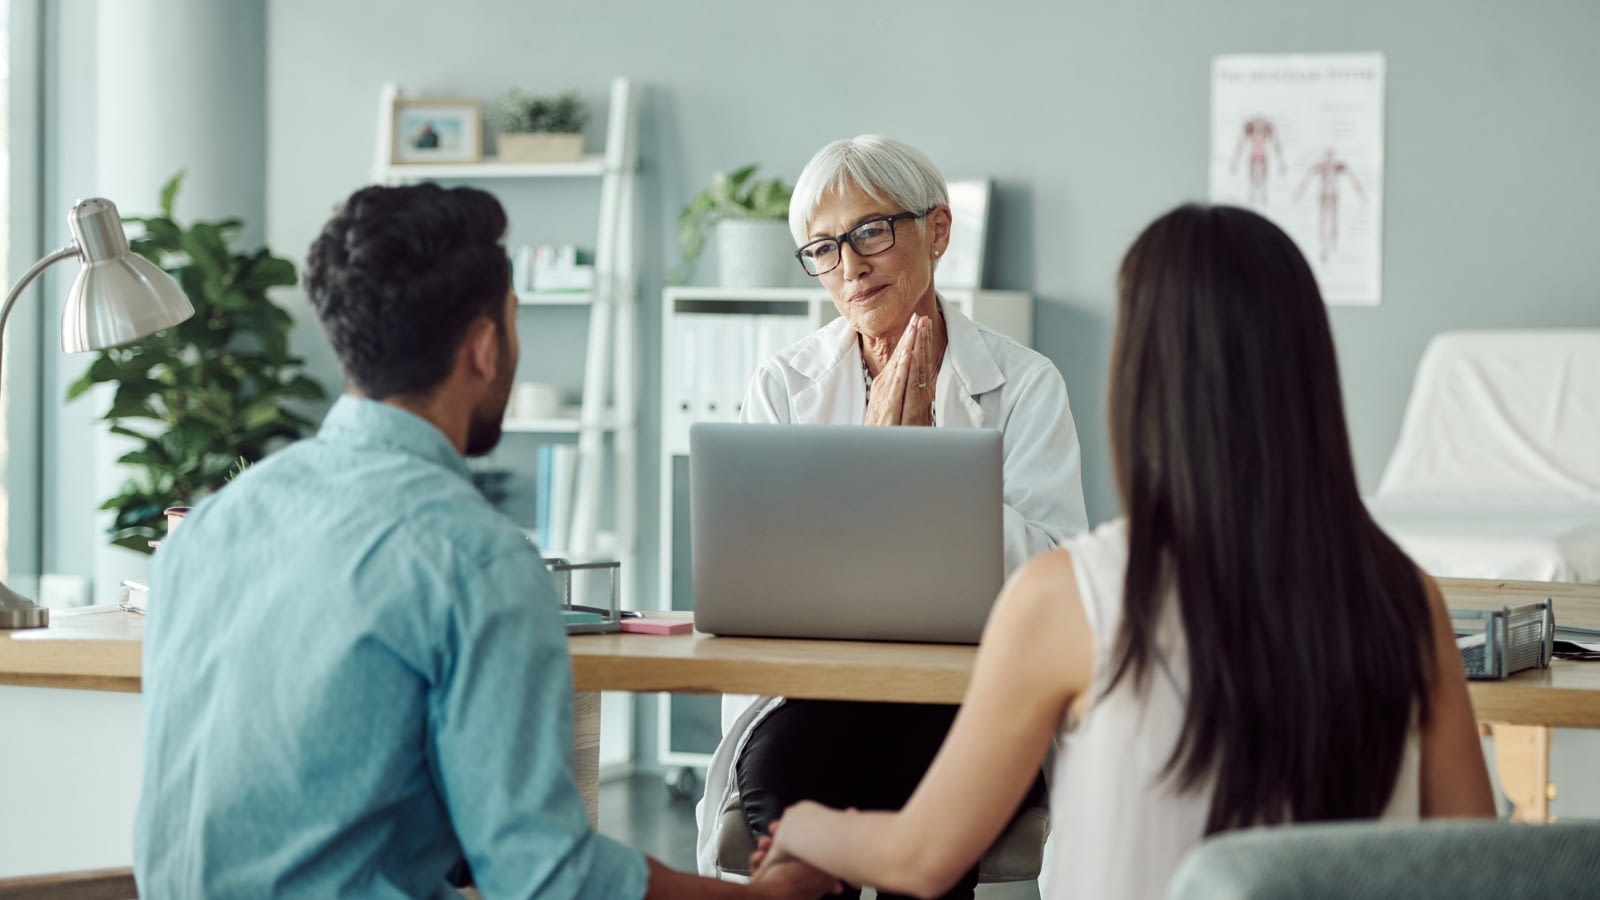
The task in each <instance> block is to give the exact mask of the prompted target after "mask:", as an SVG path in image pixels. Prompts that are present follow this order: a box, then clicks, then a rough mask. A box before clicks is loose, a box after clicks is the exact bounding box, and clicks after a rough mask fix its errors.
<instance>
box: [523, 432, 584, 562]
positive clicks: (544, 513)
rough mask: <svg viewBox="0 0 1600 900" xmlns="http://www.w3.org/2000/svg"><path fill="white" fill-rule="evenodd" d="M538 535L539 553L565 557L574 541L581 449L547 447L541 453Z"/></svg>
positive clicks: (538, 457)
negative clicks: (576, 489)
mask: <svg viewBox="0 0 1600 900" xmlns="http://www.w3.org/2000/svg"><path fill="white" fill-rule="evenodd" d="M536 464H537V467H538V474H537V478H538V484H537V486H536V488H535V490H536V491H537V492H538V496H537V497H536V498H535V500H536V503H535V510H534V532H535V534H537V535H538V538H537V543H538V545H539V550H540V551H541V552H544V553H545V554H546V555H548V554H550V553H551V552H557V553H565V552H566V550H567V547H568V546H569V544H570V543H571V538H572V500H573V491H574V486H575V484H576V482H577V473H578V448H577V446H576V445H573V444H545V445H544V446H542V447H540V448H539V450H538V455H537V460H536Z"/></svg>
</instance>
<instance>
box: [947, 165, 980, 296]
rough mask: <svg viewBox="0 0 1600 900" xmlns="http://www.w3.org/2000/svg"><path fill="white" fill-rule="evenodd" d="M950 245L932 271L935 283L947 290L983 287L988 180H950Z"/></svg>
mask: <svg viewBox="0 0 1600 900" xmlns="http://www.w3.org/2000/svg"><path fill="white" fill-rule="evenodd" d="M946 188H947V189H948V190H949V192H950V215H951V221H950V245H949V246H948V247H946V248H945V252H944V258H943V259H941V260H940V261H939V268H938V269H937V270H936V271H935V273H934V283H935V284H937V285H938V286H939V287H940V288H943V289H947V290H978V289H979V288H981V287H983V257H984V247H985V244H986V243H987V241H988V232H989V180H988V179H987V178H975V179H969V180H964V181H951V182H949V183H947V184H946Z"/></svg>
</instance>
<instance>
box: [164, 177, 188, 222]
mask: <svg viewBox="0 0 1600 900" xmlns="http://www.w3.org/2000/svg"><path fill="white" fill-rule="evenodd" d="M186 174H187V172H186V170H183V169H179V170H178V174H176V175H174V176H172V177H171V178H169V179H167V183H166V184H163V185H162V186H161V214H162V215H163V216H166V217H167V218H169V219H170V218H172V204H173V202H174V201H176V200H177V199H178V189H179V188H181V187H183V176H184V175H186Z"/></svg>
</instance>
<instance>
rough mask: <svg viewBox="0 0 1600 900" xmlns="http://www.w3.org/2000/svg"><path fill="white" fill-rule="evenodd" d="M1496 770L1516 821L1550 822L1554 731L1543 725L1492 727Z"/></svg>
mask: <svg viewBox="0 0 1600 900" xmlns="http://www.w3.org/2000/svg"><path fill="white" fill-rule="evenodd" d="M1489 730H1490V733H1491V734H1493V735H1494V761H1495V771H1496V773H1497V774H1499V776H1500V788H1501V790H1503V791H1505V795H1506V799H1508V800H1510V801H1511V807H1512V809H1511V818H1512V820H1513V821H1516V822H1548V821H1550V801H1551V800H1554V799H1555V797H1556V786H1555V785H1554V784H1551V783H1550V732H1551V729H1549V728H1545V727H1544V726H1542V725H1491V726H1489Z"/></svg>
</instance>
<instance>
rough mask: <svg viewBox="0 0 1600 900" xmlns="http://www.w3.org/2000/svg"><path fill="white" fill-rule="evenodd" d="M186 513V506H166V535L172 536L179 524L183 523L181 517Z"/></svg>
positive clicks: (187, 510) (187, 511)
mask: <svg viewBox="0 0 1600 900" xmlns="http://www.w3.org/2000/svg"><path fill="white" fill-rule="evenodd" d="M188 514H189V507H187V506H171V507H168V508H167V537H172V533H173V532H174V531H177V530H178V526H179V525H182V524H183V517H184V516H186V515H188Z"/></svg>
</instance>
